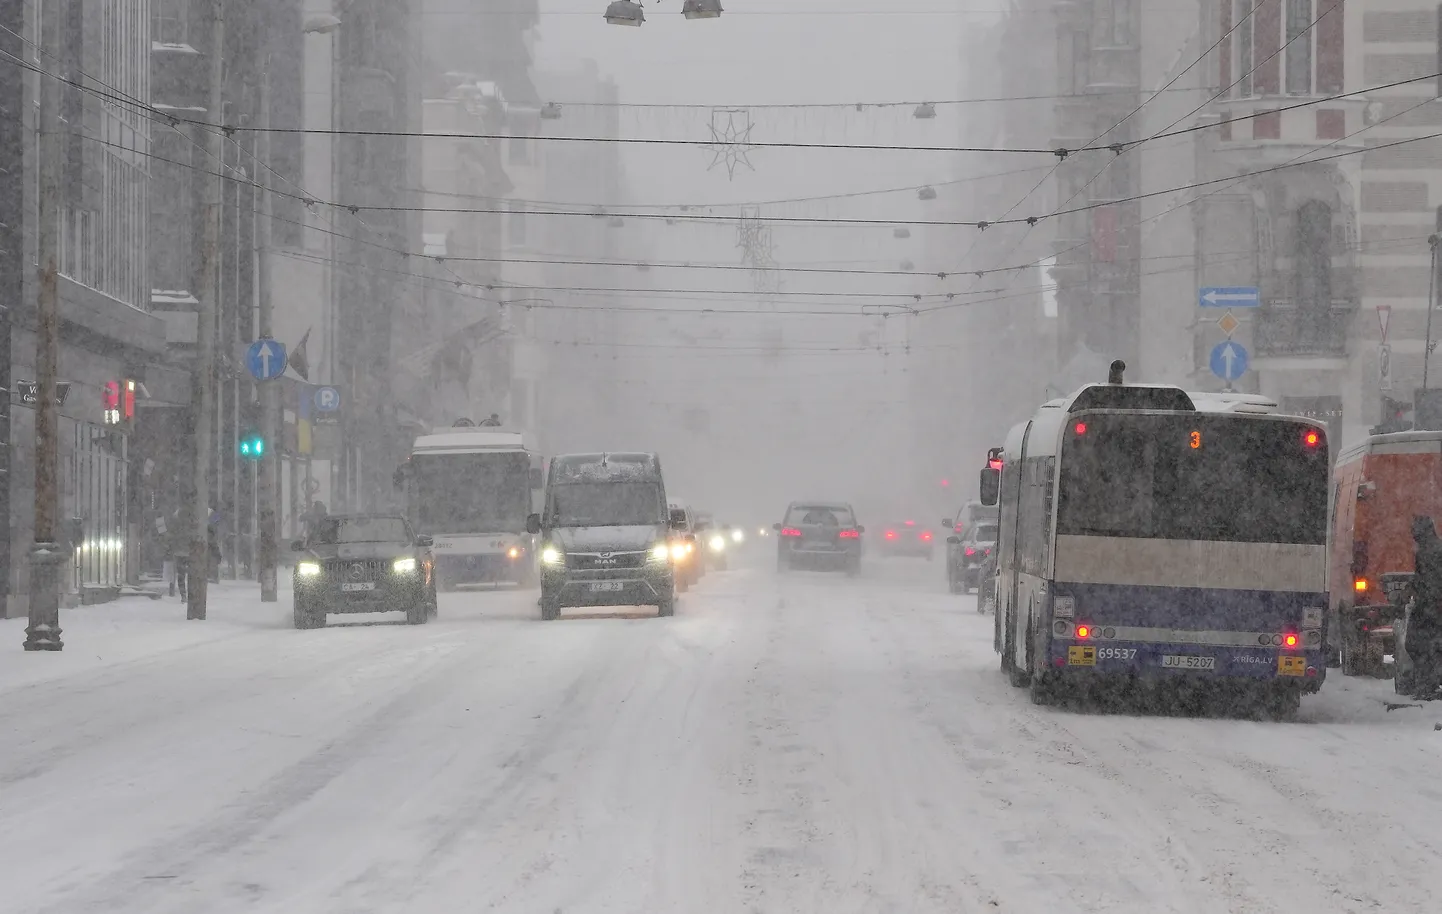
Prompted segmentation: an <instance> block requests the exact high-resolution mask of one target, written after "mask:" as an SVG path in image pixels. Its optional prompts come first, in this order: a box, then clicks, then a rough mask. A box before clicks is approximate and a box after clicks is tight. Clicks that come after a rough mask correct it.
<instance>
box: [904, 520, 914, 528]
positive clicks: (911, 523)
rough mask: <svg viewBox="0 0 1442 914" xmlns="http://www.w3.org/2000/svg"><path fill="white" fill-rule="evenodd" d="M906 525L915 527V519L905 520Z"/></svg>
mask: <svg viewBox="0 0 1442 914" xmlns="http://www.w3.org/2000/svg"><path fill="white" fill-rule="evenodd" d="M906 526H908V527H915V526H916V521H914V520H909V521H907V522H906Z"/></svg>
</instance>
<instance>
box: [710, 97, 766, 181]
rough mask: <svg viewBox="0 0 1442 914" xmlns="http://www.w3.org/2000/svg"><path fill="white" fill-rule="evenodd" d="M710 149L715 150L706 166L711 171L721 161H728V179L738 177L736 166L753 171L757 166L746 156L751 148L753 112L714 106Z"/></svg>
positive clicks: (744, 109)
mask: <svg viewBox="0 0 1442 914" xmlns="http://www.w3.org/2000/svg"><path fill="white" fill-rule="evenodd" d="M708 147H709V148H710V149H713V150H715V153H716V155H715V157H714V158H712V159H711V164H710V165H707V166H706V170H707V171H710V170H711V169H713V168H715V167H716V166H717V165H718V164H719V163H721V162H725V163H726V175H727V179H728V180H734V179H735V177H736V166H737V165H745V166H746V167H747V168H749V169H751V170H752V171H755V170H756V166H755V165H752V164H751V160H750V159H748V158H747V157H746V151H747V150H748V149H750V148H751V112H750V110H748V109H746V108H712V109H711V142H710V143H709V144H708Z"/></svg>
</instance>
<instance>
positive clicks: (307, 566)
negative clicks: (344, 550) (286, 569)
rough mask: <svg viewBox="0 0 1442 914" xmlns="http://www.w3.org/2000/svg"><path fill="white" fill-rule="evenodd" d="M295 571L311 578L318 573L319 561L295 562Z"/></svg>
mask: <svg viewBox="0 0 1442 914" xmlns="http://www.w3.org/2000/svg"><path fill="white" fill-rule="evenodd" d="M295 573H296V574H298V575H300V576H301V577H303V578H313V577H316V576H317V575H319V574H320V563H319V562H296V565H295Z"/></svg>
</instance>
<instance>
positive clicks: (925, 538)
mask: <svg viewBox="0 0 1442 914" xmlns="http://www.w3.org/2000/svg"><path fill="white" fill-rule="evenodd" d="M921 541H922V542H923V543H929V542H931V531H930V530H923V531H921Z"/></svg>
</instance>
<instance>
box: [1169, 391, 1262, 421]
mask: <svg viewBox="0 0 1442 914" xmlns="http://www.w3.org/2000/svg"><path fill="white" fill-rule="evenodd" d="M1190 396H1191V398H1192V403H1193V404H1195V405H1196V407H1197V410H1198V411H1199V412H1204V413H1256V414H1258V415H1271V414H1273V413H1276V412H1277V411H1278V409H1279V406H1278V404H1277V401H1276V400H1274V399H1272V398H1271V397H1264V396H1262V395H1261V394H1239V393H1214V392H1210V391H1202V392H1193V393H1191V394H1190Z"/></svg>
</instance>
